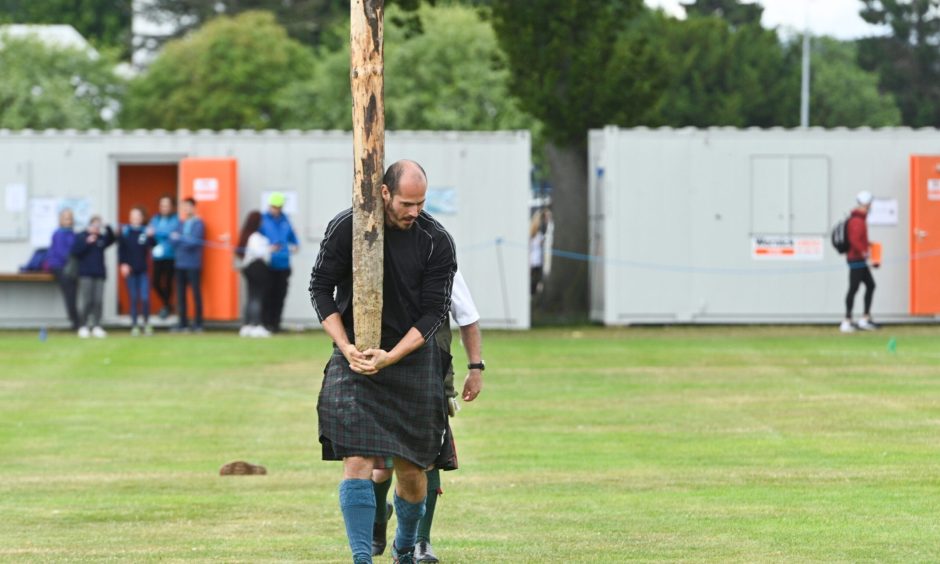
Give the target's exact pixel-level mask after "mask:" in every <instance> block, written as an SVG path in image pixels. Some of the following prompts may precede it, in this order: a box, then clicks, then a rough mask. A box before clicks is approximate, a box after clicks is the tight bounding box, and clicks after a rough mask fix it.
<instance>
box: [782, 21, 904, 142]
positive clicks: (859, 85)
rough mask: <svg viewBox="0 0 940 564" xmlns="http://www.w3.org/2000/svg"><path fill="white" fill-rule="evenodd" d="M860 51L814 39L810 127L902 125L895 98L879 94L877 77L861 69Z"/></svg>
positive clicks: (829, 40)
mask: <svg viewBox="0 0 940 564" xmlns="http://www.w3.org/2000/svg"><path fill="white" fill-rule="evenodd" d="M857 51H858V49H857V46H856V45H855V44H854V43H850V42H844V41H838V40H836V39H833V38H831V37H818V38H815V39H813V49H812V69H813V72H812V81H811V95H810V124H812V125H818V126H822V127H839V126H843V127H862V126H870V127H888V126H897V125H901V111H900V110H899V109H898V105H897V103H896V102H895V99H894V95H892V94H890V93H885V94H882V93H881V92H879V90H878V75H877V74H876V73H873V72H868V71H865V70H863V69H862V68H861V67H859V65H858V52H857ZM794 58H796V57H794Z"/></svg>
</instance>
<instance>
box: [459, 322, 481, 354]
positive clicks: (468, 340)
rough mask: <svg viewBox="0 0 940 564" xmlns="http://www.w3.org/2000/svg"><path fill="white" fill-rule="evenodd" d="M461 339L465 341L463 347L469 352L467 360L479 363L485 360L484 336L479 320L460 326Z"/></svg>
mask: <svg viewBox="0 0 940 564" xmlns="http://www.w3.org/2000/svg"><path fill="white" fill-rule="evenodd" d="M460 340H461V341H463V348H464V350H465V351H466V352H467V362H470V363H477V362H480V361H482V360H483V336H482V335H481V334H480V323H479V322H478V321H474V322H473V323H471V324H470V325H464V326H463V327H461V328H460Z"/></svg>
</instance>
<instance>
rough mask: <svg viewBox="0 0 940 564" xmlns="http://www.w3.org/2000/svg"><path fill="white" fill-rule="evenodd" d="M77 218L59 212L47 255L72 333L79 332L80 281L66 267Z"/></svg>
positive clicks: (48, 267)
mask: <svg viewBox="0 0 940 564" xmlns="http://www.w3.org/2000/svg"><path fill="white" fill-rule="evenodd" d="M74 225H75V218H74V216H73V215H72V210H70V209H69V208H65V209H63V210H62V211H61V212H59V228H58V229H56V230H55V233H53V234H52V243H51V244H50V245H49V254H47V255H46V269H47V270H49V271H50V272H52V275H53V276H55V281H56V284H58V285H59V290H61V291H62V298H63V299H64V300H65V311H66V313H68V316H69V324H70V325H71V327H72V331H78V326H79V322H78V306H77V305H76V296H77V293H78V280H77V277H76V274H77V273H76V272H68V271H67V270H66V268H65V265H66V264H68V262H69V256H70V253H71V250H72V245H73V244H74V243H75V230H74Z"/></svg>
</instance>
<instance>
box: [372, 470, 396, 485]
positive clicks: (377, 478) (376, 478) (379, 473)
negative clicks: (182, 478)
mask: <svg viewBox="0 0 940 564" xmlns="http://www.w3.org/2000/svg"><path fill="white" fill-rule="evenodd" d="M391 479H392V470H391V469H390V468H377V469H375V470H373V471H372V481H373V482H375V483H376V484H383V483H385V482H387V481H389V480H391Z"/></svg>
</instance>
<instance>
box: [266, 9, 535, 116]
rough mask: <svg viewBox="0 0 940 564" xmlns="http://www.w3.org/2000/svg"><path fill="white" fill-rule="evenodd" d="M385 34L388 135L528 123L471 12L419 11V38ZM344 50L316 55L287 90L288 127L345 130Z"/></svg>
mask: <svg viewBox="0 0 940 564" xmlns="http://www.w3.org/2000/svg"><path fill="white" fill-rule="evenodd" d="M401 13H402V12H401V10H396V9H394V8H393V9H390V10H389V14H388V15H389V17H388V23H389V25H388V26H387V27H386V28H385V31H386V40H385V84H386V87H385V93H386V96H385V122H386V127H388V129H430V130H439V129H456V130H494V129H528V128H532V127H534V125H535V120H534V119H532V118H531V117H530V116H528V115H526V114H525V113H523V112H522V110H521V109H520V108H519V106H518V103H517V102H516V100H515V99H514V98H513V97H512V96H511V95H510V94H509V92H508V79H509V70H508V69H507V68H506V64H505V60H504V57H503V55H502V52H501V51H500V50H499V45H498V44H497V42H496V36H495V34H494V33H493V29H492V28H491V27H490V25H489V24H488V23H486V22H485V21H483V20H482V19H481V18H480V16H479V14H477V13H476V12H475V11H474V10H472V9H470V8H466V7H462V6H446V7H445V6H441V7H437V8H432V7H430V6H425V7H423V8H421V9H420V10H419V11H418V12H417V15H418V16H419V17H420V18H421V21H422V22H423V27H424V29H425V32H424V33H420V34H417V35H414V34H410V31H411V30H410V28H409V26H408V25H402V24H395V23H392V21H393V18H396V17H397V16H398V15H400V14H401ZM350 106H351V98H350V94H349V46H348V44H347V43H346V42H344V43H341V44H339V45H337V46H335V48H322V49H320V50H319V51H318V57H317V62H316V64H315V67H314V71H313V76H312V77H311V78H310V79H309V80H307V81H304V82H296V83H294V84H292V85H291V86H289V87H287V88H286V89H285V90H284V91H283V92H282V93H281V95H280V96H279V98H278V113H279V115H280V116H281V118H280V119H281V121H282V122H283V123H284V124H285V126H287V127H295V128H300V129H320V128H323V129H346V130H348V129H349V128H350V127H351V125H352V122H351V117H350V112H349V108H350Z"/></svg>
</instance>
